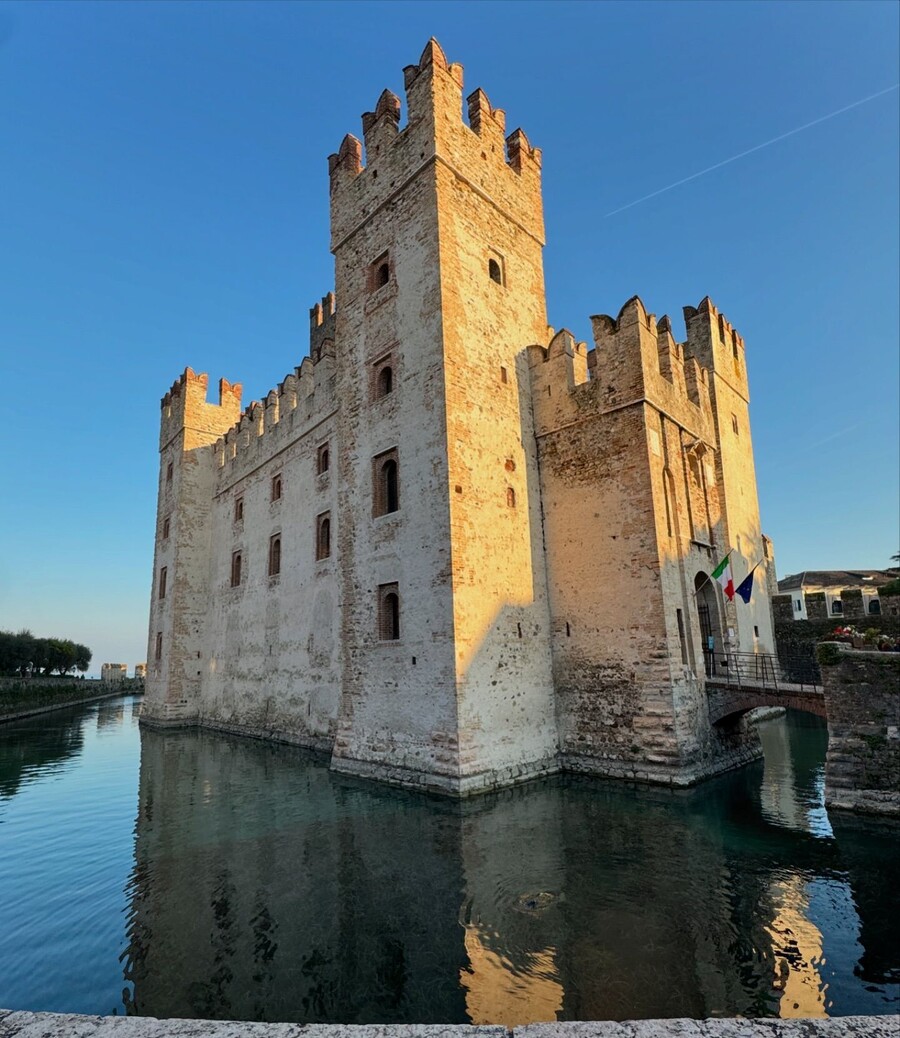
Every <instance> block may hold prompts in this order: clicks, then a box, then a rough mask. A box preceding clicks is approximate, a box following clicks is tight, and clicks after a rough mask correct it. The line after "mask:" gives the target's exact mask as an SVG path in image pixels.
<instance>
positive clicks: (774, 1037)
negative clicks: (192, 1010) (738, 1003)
mask: <svg viewBox="0 0 900 1038" xmlns="http://www.w3.org/2000/svg"><path fill="white" fill-rule="evenodd" d="M898 1034H900V1016H896V1015H895V1016H840V1017H834V1018H832V1019H828V1020H818V1019H816V1020H812V1019H802V1020H746V1019H743V1018H726V1019H718V1020H629V1021H626V1022H624V1023H614V1022H612V1021H588V1022H571V1023H554V1024H528V1025H527V1026H525V1027H516V1028H507V1027H498V1026H491V1027H470V1026H469V1025H467V1024H360V1025H355V1024H263V1023H243V1022H240V1021H237V1022H234V1021H228V1020H155V1019H153V1018H152V1017H140V1016H127V1017H126V1016H76V1015H74V1014H70V1013H25V1012H12V1011H11V1010H8V1009H0V1038H551V1036H552V1038H557V1036H558V1038H897V1035H898Z"/></svg>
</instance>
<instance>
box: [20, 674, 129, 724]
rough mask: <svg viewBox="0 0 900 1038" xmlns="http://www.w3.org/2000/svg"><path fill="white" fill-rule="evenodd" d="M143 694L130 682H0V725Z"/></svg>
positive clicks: (77, 680)
mask: <svg viewBox="0 0 900 1038" xmlns="http://www.w3.org/2000/svg"><path fill="white" fill-rule="evenodd" d="M143 690H144V689H143V682H142V681H139V680H136V679H134V678H130V679H128V680H127V681H123V682H121V683H119V684H116V685H108V684H105V683H103V682H102V681H97V680H96V679H93V678H87V679H84V680H82V679H79V678H28V679H22V678H0V724H4V723H6V722H7V721H20V720H22V719H23V718H26V717H32V716H33V715H35V714H45V713H49V712H50V711H51V710H61V709H62V708H63V707H67V706H82V705H84V704H86V703H95V702H97V700H100V699H111V698H114V697H115V696H124V695H137V694H139V693H141V692H143Z"/></svg>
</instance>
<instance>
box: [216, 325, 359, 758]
mask: <svg viewBox="0 0 900 1038" xmlns="http://www.w3.org/2000/svg"><path fill="white" fill-rule="evenodd" d="M324 349H325V353H324V356H321V358H320V360H319V361H318V362H316V363H312V362H311V361H309V360H307V361H304V363H303V364H302V365H301V368H300V369H299V371H298V374H295V375H289V376H288V378H287V379H285V381H284V382H283V383H282V385H281V386H280V387H279V389H278V390H273V391H272V393H270V394H269V396H268V397H267V400H266V404H265V406H264V407H263V405H262V404H254V405H253V406H252V407H251V408H250V409H249V411H248V412H247V413H245V415H244V416H243V417H242V419H241V422H240V423H239V424H238V426H237V427H236V428H235V429H233V430H230V431H229V433H228V434H227V435H226V436H225V437H224V439H223V440H222V441H220V443H219V444H217V448H216V453H217V459H218V462H219V466H218V469H217V481H216V489H215V497H214V501H213V508H212V529H213V533H212V539H213V543H214V544H215V545H216V550H215V552H214V553H213V555H212V558H211V560H210V575H209V586H210V596H209V612H208V615H207V623H206V636H205V648H204V658H205V660H206V661H207V663H206V671H205V675H204V681H203V697H202V706H201V711H200V717H201V720H202V722H203V723H205V724H209V725H215V726H217V727H224V728H229V729H233V730H244V731H250V732H252V733H254V734H268V735H271V736H274V737H277V738H279V739H283V740H286V741H291V742H297V743H301V744H303V745H311V746H316V747H318V748H321V749H327V750H330V749H331V744H332V741H333V738H334V734H335V727H336V718H337V712H338V702H339V697H340V691H339V690H340V651H339V630H340V613H339V608H338V605H339V603H338V586H337V576H336V560H335V552H334V550H331V552H330V554H329V555H328V557H327V558H323V559H317V517H318V516H320V515H322V514H324V513H327V514H328V515H329V518H330V523H331V531H332V532H331V540H332V545H333V544H334V543H335V541H336V537H337V531H338V528H339V522H340V517H339V515H338V511H337V507H336V503H337V492H336V483H337V480H336V476H335V472H334V467H333V465H332V463H331V458H332V457H336V456H337V453H338V443H337V438H336V424H335V409H336V404H335V394H334V360H333V352H334V351H333V343H331V342H327V343H326V344H325V346H324ZM323 448H326V449H328V451H329V465H328V468H327V470H326V471H324V472H322V473H319V472H318V467H319V466H318V458H319V452H320V450H322V449H323ZM232 451H233V453H232ZM275 480H278V481H279V484H280V493H279V495H278V496H277V497H273V482H274V481H275ZM238 500H240V502H241V507H240V514H239V515H238V511H237V509H236V503H237V502H238ZM273 538H279V543H280V565H279V566H278V569H279V573H277V574H274V575H273V574H270V572H269V570H270V568H271V559H270V556H271V551H272V541H273ZM236 551H239V552H240V553H241V581H240V584H239V585H238V586H237V587H233V586H232V557H233V553H234V552H236Z"/></svg>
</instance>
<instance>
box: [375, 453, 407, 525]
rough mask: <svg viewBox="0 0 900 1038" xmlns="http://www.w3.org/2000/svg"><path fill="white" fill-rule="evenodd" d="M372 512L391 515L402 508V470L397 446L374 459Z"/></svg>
mask: <svg viewBox="0 0 900 1038" xmlns="http://www.w3.org/2000/svg"><path fill="white" fill-rule="evenodd" d="M372 484H373V486H372V489H373V495H372V514H373V516H375V517H378V516H380V515H389V514H390V513H391V512H398V511H399V510H400V470H399V466H398V458H397V448H396V447H395V448H394V449H393V450H389V451H385V452H384V454H378V455H376V456H375V457H374V458H373V459H372Z"/></svg>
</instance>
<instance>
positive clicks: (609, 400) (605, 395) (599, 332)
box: [528, 296, 712, 432]
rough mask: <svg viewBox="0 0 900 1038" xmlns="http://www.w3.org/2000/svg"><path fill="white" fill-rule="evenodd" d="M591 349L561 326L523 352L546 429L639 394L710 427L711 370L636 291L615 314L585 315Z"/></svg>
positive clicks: (689, 421)
mask: <svg viewBox="0 0 900 1038" xmlns="http://www.w3.org/2000/svg"><path fill="white" fill-rule="evenodd" d="M591 325H592V329H593V337H594V349H593V350H590V351H589V350H588V348H587V346H586V344H585V343H580V342H577V341H576V340H575V338H574V336H573V335H572V333H571V332H569V331H568V330H567V329H563V330H562V331H560V332H558V333H556V335H554V337H553V338H552V339H551V341H550V343H549V345H548V346H547V347H546V348H545V347H540V346H532V347H530V348H529V351H528V358H529V366H530V369H531V378H532V387H533V389H532V391H533V396H534V401H535V409H536V413H537V414H539V416H540V419H539V421H540V424H541V426H542V427H546V428H553V427H556V426H558V425H561V424H564V423H565V422H566V421H571V420H572V419H573V418H574V417H575V416H576V415H578V414H582V413H583V412H585V411H597V412H606V411H612V410H615V409H617V408H621V407H625V406H628V405H629V404H633V403H636V402H639V401H642V400H646V401H648V402H650V403H651V404H653V405H654V406H656V407H658V408H659V409H660V410H663V411H665V412H666V413H668V414H670V415H672V416H673V417H674V418H676V419H677V420H679V421H683V422H684V424H685V425H692V426H693V427H695V428H696V429H697V430H698V431H704V432H706V431H708V429H710V428H711V418H712V404H711V398H710V372H709V369H708V368H707V367H706V366H705V365H704V364H703V363H701V361H700V359H699V358H698V356H697V355H696V354H695V352H694V349H693V343H692V342H691V341H690V339H689V340H688V341H686V342H681V343H680V342H678V341H676V339H675V337H674V336H673V334H672V322H671V320H670V319H669V317H668V315H663V316H662V317H660V318H659V319H658V320H657V318H656V316H655V315H654V314H652V313H648V311H647V309H646V307H645V306H644V304H643V301H642V300H641V299H640V297H639V296H632V298H631V299H629V300H628V301H627V302H626V303H625V304H624V305H623V306H622V308H621V309H620V310H619V312H618V314H617V315H616V316H615V317H612V316H611V315H609V314H596V315H594V316H593V317H592V318H591Z"/></svg>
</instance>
